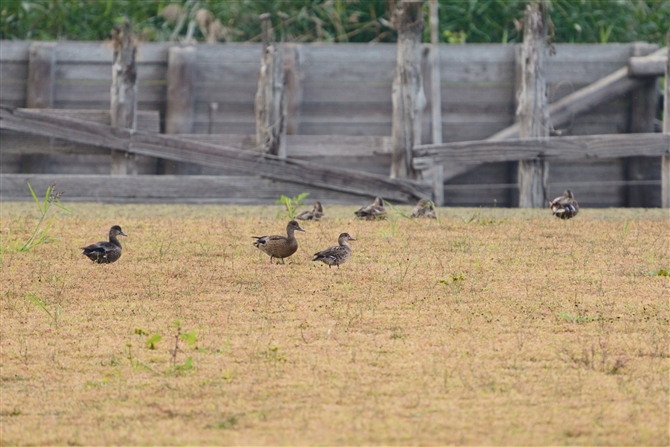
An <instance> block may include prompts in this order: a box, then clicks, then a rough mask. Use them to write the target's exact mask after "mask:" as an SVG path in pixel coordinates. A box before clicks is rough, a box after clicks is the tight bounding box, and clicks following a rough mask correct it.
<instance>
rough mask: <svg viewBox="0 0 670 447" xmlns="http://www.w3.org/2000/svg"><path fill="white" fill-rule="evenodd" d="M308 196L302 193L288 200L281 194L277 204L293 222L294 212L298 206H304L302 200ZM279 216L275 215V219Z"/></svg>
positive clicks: (278, 214)
mask: <svg viewBox="0 0 670 447" xmlns="http://www.w3.org/2000/svg"><path fill="white" fill-rule="evenodd" d="M308 195H309V193H308V192H303V193H302V194H299V195H297V196H296V197H293V198H290V197H286V196H285V195H283V194H282V196H281V197H280V198H279V200H277V203H278V204H279V205H284V206H285V207H286V214H287V215H288V218H289V220H293V219H295V214H296V210H297V209H298V207H299V206H302V205H304V203H303V200H305V198H307V196H308ZM279 216H280V213H277V217H279Z"/></svg>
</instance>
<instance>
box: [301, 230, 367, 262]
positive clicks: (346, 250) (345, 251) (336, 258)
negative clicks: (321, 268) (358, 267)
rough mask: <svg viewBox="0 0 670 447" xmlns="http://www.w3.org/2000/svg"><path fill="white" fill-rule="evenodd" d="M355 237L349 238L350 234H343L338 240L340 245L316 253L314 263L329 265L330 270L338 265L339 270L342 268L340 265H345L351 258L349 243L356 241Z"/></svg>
mask: <svg viewBox="0 0 670 447" xmlns="http://www.w3.org/2000/svg"><path fill="white" fill-rule="evenodd" d="M355 240H356V239H354V238H353V237H351V236H349V233H342V234H340V237H338V238H337V242H338V243H339V245H336V246H334V247H328V248H326V249H325V250H323V251H320V252H318V253H314V259H312V261H321V262H323V263H325V264H328V268H330V267H332V266H334V265H336V266H337V268H338V269H339V268H340V264H344V263H345V262H347V261H348V260H349V258H350V257H351V253H352V252H351V247H349V244H348V243H347V241H355Z"/></svg>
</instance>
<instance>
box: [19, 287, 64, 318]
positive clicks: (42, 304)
mask: <svg viewBox="0 0 670 447" xmlns="http://www.w3.org/2000/svg"><path fill="white" fill-rule="evenodd" d="M25 296H26V297H28V299H29V300H30V302H32V303H33V304H34V305H35V306H37V307H39V308H40V309H42V310H43V311H44V312H45V313H46V314H47V315H49V318H51V322H52V323H53V325H54V326H58V320H59V318H60V316H61V313H62V311H63V309H62V308H61V306H60V305H59V304H58V305H56V306H55V307H54V309H53V311H51V310H49V305H48V303H47V302H46V300H45V299H44V298H42V296H41V295H40V294H39V293H38V292H35V293H33V292H26V293H25Z"/></svg>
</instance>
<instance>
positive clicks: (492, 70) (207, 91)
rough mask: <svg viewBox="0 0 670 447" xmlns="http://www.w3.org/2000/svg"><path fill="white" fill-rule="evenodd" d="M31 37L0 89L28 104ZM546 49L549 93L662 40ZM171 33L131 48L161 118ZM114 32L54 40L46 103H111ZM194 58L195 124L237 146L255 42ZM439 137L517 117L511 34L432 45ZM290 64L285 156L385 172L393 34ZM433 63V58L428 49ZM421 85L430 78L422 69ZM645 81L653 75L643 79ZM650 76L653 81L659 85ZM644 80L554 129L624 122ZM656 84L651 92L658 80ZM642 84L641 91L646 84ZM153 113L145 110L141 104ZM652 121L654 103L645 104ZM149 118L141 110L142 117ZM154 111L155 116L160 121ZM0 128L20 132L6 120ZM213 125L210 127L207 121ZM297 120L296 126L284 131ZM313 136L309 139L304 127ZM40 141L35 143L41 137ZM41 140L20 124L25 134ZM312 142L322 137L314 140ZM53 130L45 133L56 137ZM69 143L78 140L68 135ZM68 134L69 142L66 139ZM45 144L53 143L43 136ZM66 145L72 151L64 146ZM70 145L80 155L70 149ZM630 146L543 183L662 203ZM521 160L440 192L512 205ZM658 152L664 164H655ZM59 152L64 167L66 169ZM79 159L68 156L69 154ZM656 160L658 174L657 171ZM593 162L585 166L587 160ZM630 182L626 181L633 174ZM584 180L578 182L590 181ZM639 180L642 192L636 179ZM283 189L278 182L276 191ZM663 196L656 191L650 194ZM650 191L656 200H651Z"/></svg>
mask: <svg viewBox="0 0 670 447" xmlns="http://www.w3.org/2000/svg"><path fill="white" fill-rule="evenodd" d="M30 45H31V43H30V42H9V41H2V42H0V103H1V104H2V105H5V106H11V107H25V105H26V92H27V87H28V86H27V83H26V82H27V79H28V71H29V70H28V66H29V53H30V51H29V50H30ZM555 47H556V55H555V56H553V57H551V58H549V60H548V67H547V74H548V76H547V81H548V83H549V85H548V91H549V100H550V102H552V103H556V102H558V101H559V100H561V99H563V98H564V97H565V96H567V95H569V94H570V93H573V92H574V91H576V90H578V89H580V88H582V87H584V86H586V85H588V84H590V83H592V82H595V81H597V80H598V79H600V78H602V77H604V76H607V75H609V74H611V73H613V72H616V71H617V70H618V69H620V68H621V67H623V66H625V65H626V64H628V62H629V60H630V58H631V56H642V55H645V54H649V53H651V52H652V51H654V50H655V49H656V47H655V46H653V45H646V44H633V45H629V44H611V45H561V44H558V45H555ZM173 48H174V47H172V46H170V45H168V44H148V43H147V44H142V45H140V47H139V51H138V56H137V66H138V79H139V82H138V101H139V102H138V106H139V109H140V110H141V111H147V112H148V111H153V112H154V115H152V116H153V118H151V119H152V120H154V123H160V124H159V126H160V127H161V128H162V129H164V127H165V113H166V110H167V108H168V103H169V101H170V100H171V97H170V95H168V72H169V69H170V68H169V66H168V62H169V61H170V53H171V51H174V50H173ZM111 51H112V49H111V44H109V43H75V42H59V43H58V44H56V45H55V46H54V48H53V63H54V65H55V66H54V68H53V107H54V108H58V109H98V110H99V109H109V101H110V98H109V86H110V82H111V61H112V54H111ZM195 52H196V56H195V58H194V59H193V64H194V66H193V67H191V69H192V72H193V74H194V76H193V78H192V79H193V84H192V86H191V89H190V91H191V92H192V95H193V102H192V104H193V110H192V126H191V129H190V130H191V131H192V132H193V133H194V134H197V136H196V135H194V138H195V139H196V140H199V141H208V139H210V140H209V141H214V142H217V143H219V144H224V145H231V146H235V147H244V146H246V147H253V146H254V145H253V143H252V142H253V141H254V139H253V138H252V137H251V136H252V135H253V134H254V133H255V116H254V106H253V104H254V96H255V93H256V88H257V79H258V65H259V61H260V52H261V50H260V45H252V44H226V45H213V44H199V45H197V46H196V47H195ZM439 52H440V55H439V61H440V62H439V63H440V67H439V68H440V70H439V71H440V77H441V102H442V137H443V138H442V139H443V141H445V142H447V143H452V142H459V141H469V140H479V139H485V138H487V137H490V136H491V135H493V134H495V133H496V132H499V131H501V130H503V129H505V128H506V127H508V126H510V125H511V124H513V122H514V119H515V114H514V112H515V84H516V76H517V72H518V70H517V64H516V62H515V48H514V47H513V46H505V45H440V46H439ZM287 53H288V54H289V56H287V58H288V59H290V61H291V63H290V64H289V66H288V67H287V70H288V72H290V76H291V79H293V82H294V85H293V87H292V90H291V93H290V95H291V96H290V102H289V117H288V118H289V126H288V128H289V136H288V140H287V153H288V155H289V156H294V157H302V158H303V159H310V161H312V162H316V163H322V164H327V165H328V166H335V167H349V168H353V169H358V170H362V171H366V172H370V173H375V174H381V175H388V172H389V167H390V156H389V154H388V139H387V137H388V136H389V135H390V134H391V112H392V109H391V94H390V92H391V82H392V79H393V73H394V69H395V57H396V47H395V45H391V44H376V45H356V44H336V45H329V44H309V45H307V44H305V45H290V46H289V47H288V48H287ZM424 65H425V66H426V67H427V69H426V70H424V73H429V72H430V70H429V65H430V59H429V58H428V57H427V55H426V56H425V57H424ZM424 87H425V88H426V97H427V98H428V99H429V103H428V107H427V109H426V110H430V97H431V92H430V82H429V80H428V79H426V80H425V82H424ZM645 88H646V91H647V92H649V91H653V93H656V91H657V90H654V87H653V86H651V84H650V85H648V86H646V87H645ZM656 89H657V88H656ZM642 94H643V89H636V90H635V91H634V92H633V93H623V94H620V95H618V96H616V97H615V98H614V99H612V100H611V101H609V102H608V103H606V104H603V105H600V106H597V107H595V108H594V109H593V110H592V111H591V112H589V113H586V114H584V115H581V116H579V117H575V118H574V119H573V120H569V122H568V123H567V124H566V125H564V126H561V127H560V128H559V129H554V131H555V132H554V134H556V133H560V134H561V135H589V134H618V133H627V132H630V131H631V129H632V128H633V126H634V125H635V124H634V122H635V121H636V118H637V117H636V115H634V113H633V111H634V110H635V107H636V106H635V103H636V101H638V100H637V99H636V98H638V97H640V96H641V95H642ZM656 94H657V93H656ZM647 95H648V93H647ZM145 116H149V115H145ZM645 116H646V117H647V118H646V125H647V127H650V128H651V129H652V130H653V126H654V122H653V120H654V113H653V112H652V113H647V114H646V115H645ZM147 119H148V118H147ZM159 120H160V121H159ZM431 130H432V129H431V119H430V114H429V113H424V120H423V136H424V143H430V141H429V136H430V135H431ZM2 132H3V133H2V139H3V141H5V142H10V141H12V138H13V139H14V140H16V139H17V138H19V137H18V136H17V135H16V134H13V135H11V134H9V133H7V132H8V131H4V130H3V131H2ZM207 134H211V135H207ZM291 134H292V135H291ZM310 137H312V139H311V140H310V139H309V138H310ZM40 141H41V143H40ZM46 141H47V140H43V139H42V140H39V139H37V140H36V139H34V138H33V137H31V138H26V139H25V140H23V142H24V143H25V142H30V144H29V145H28V146H30V145H32V146H33V147H39V146H42V147H45V146H44V145H46ZM316 142H318V143H319V144H318V145H314V146H312V145H313V144H314V143H316ZM53 144H57V143H53V142H52V141H50V140H49V145H53ZM74 146H76V145H74ZM74 146H73V145H70V147H74ZM11 147H13V146H12V145H9V144H3V148H2V151H3V162H2V167H0V169H1V172H2V173H7V174H8V173H19V172H21V155H20V154H19V153H12V150H11ZM42 152H47V151H46V150H42ZM64 157H68V158H64ZM72 157H75V161H74V162H73V161H72ZM49 158H50V160H51V163H49V164H46V165H42V166H41V168H40V169H41V171H40V170H37V171H36V172H46V173H53V174H58V173H60V172H73V173H75V172H74V171H76V173H78V174H88V175H91V174H96V173H100V172H106V173H108V172H109V165H110V161H109V157H108V156H105V155H91V154H90V153H87V154H86V155H82V154H79V155H50V156H49ZM628 161H629V160H628V159H607V160H580V161H572V162H560V161H559V162H555V163H552V168H551V170H550V180H549V182H550V193H551V194H554V193H558V192H560V190H562V189H563V188H565V187H566V186H569V185H570V184H573V183H574V182H575V181H580V180H581V181H583V179H584V178H588V179H589V180H590V181H591V182H595V183H594V187H593V188H588V191H589V193H588V196H587V197H584V201H583V202H582V203H584V205H585V206H624V205H634V206H654V205H657V204H658V203H660V193H657V192H656V191H657V190H658V186H657V185H658V184H660V161H657V160H656V159H652V158H650V159H649V160H648V161H646V162H645V163H646V164H644V165H643V166H642V167H640V163H638V164H637V165H636V166H637V167H635V169H631V168H630V163H628ZM515 165H516V164H515V163H509V162H488V163H485V164H483V165H481V166H479V167H478V168H476V169H474V170H472V171H470V172H467V173H463V174H461V175H459V176H456V177H455V178H451V179H448V180H447V182H446V184H445V204H447V205H460V206H463V205H491V204H493V203H494V201H495V202H496V203H497V204H498V205H499V206H514V205H515V200H516V188H515V187H514V186H510V185H515V184H516V166H515ZM657 165H658V166H657ZM66 166H67V169H68V171H65V169H66ZM75 167H76V168H75ZM656 171H658V174H657V173H656ZM161 172H164V171H162V167H161V164H160V162H157V161H156V160H155V159H152V158H147V159H145V160H144V162H143V164H141V168H140V173H143V174H157V173H161ZM173 172H175V173H177V174H201V175H225V174H228V175H230V174H232V172H231V171H230V170H227V169H226V168H225V167H223V168H222V167H220V166H202V165H198V166H196V165H193V164H184V163H182V164H178V165H177V169H176V170H174V171H173ZM585 172H588V173H589V175H588V177H586V176H584V175H583V174H584V173H585ZM629 186H630V187H629ZM584 187H585V188H586V185H584ZM640 189H642V190H643V191H644V193H643V194H637V196H636V197H637V198H636V199H634V200H633V199H632V197H633V196H635V194H631V191H633V190H637V191H638V192H639V190H640ZM281 193H283V191H281V190H278V191H277V194H276V195H277V196H278V195H279V194H281ZM657 196H659V197H657ZM657 202H658V203H657Z"/></svg>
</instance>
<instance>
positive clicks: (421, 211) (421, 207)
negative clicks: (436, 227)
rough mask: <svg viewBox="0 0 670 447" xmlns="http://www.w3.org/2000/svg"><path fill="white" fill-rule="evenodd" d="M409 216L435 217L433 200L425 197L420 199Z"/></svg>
mask: <svg viewBox="0 0 670 447" xmlns="http://www.w3.org/2000/svg"><path fill="white" fill-rule="evenodd" d="M411 217H425V218H427V219H437V216H436V215H435V208H434V207H433V202H431V201H430V200H426V199H420V200H419V202H418V203H417V204H416V206H415V207H414V209H413V210H412V216H411Z"/></svg>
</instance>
